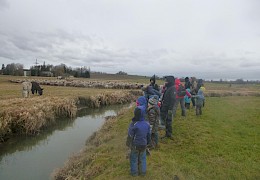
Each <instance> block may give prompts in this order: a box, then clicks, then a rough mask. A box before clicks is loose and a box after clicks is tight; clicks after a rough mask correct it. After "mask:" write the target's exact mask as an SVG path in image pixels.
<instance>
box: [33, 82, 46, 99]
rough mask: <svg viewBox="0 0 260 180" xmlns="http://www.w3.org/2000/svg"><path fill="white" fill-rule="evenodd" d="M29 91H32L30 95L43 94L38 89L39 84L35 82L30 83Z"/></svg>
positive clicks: (40, 89) (41, 90)
mask: <svg viewBox="0 0 260 180" xmlns="http://www.w3.org/2000/svg"><path fill="white" fill-rule="evenodd" d="M31 90H32V94H34V92H35V93H36V94H37V92H38V94H39V95H40V96H41V95H42V93H43V89H42V88H41V87H40V85H39V83H37V82H32V89H31Z"/></svg>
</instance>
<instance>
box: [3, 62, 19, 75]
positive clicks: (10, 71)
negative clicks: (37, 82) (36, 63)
mask: <svg viewBox="0 0 260 180" xmlns="http://www.w3.org/2000/svg"><path fill="white" fill-rule="evenodd" d="M3 74H4V75H13V76H22V75H23V65H22V64H19V63H16V64H15V63H11V64H7V65H6V68H5V69H3Z"/></svg>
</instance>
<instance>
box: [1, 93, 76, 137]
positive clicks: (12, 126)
mask: <svg viewBox="0 0 260 180" xmlns="http://www.w3.org/2000/svg"><path fill="white" fill-rule="evenodd" d="M0 106H1V107H2V108H1V110H0V138H2V140H3V139H4V137H5V136H7V135H9V134H36V133H38V132H39V131H40V129H42V128H43V127H45V126H48V125H49V124H52V123H54V122H55V118H56V117H60V116H66V117H74V116H75V115H76V112H77V107H76V104H75V101H74V100H73V99H70V98H58V97H34V98H28V99H22V98H15V99H12V100H2V101H0Z"/></svg>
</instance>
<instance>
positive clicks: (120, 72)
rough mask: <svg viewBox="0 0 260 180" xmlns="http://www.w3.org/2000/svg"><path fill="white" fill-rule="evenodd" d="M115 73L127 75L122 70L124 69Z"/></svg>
mask: <svg viewBox="0 0 260 180" xmlns="http://www.w3.org/2000/svg"><path fill="white" fill-rule="evenodd" d="M116 74H117V75H127V73H126V72H124V71H119V72H118V73H116Z"/></svg>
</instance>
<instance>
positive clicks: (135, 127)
mask: <svg viewBox="0 0 260 180" xmlns="http://www.w3.org/2000/svg"><path fill="white" fill-rule="evenodd" d="M143 98H144V97H143ZM143 98H141V97H140V98H138V100H137V104H138V106H137V107H136V108H135V111H134V118H133V120H132V121H133V122H131V124H130V126H129V128H128V138H127V139H128V141H129V140H130V143H127V144H129V145H130V147H131V153H130V172H131V175H132V176H137V175H142V176H144V175H145V174H146V147H147V145H148V144H149V143H150V138H151V134H150V124H149V122H147V121H145V114H146V104H143V102H139V100H140V99H141V100H143ZM144 99H145V98H144Z"/></svg>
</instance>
